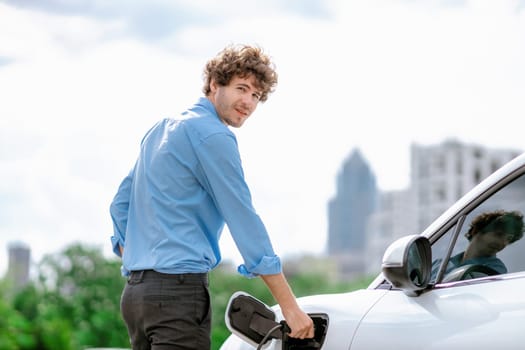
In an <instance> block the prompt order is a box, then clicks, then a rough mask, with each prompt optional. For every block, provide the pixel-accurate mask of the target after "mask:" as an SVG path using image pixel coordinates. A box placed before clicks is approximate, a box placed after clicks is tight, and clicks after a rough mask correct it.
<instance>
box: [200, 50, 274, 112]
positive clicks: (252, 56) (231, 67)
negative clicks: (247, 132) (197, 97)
mask: <svg viewBox="0 0 525 350" xmlns="http://www.w3.org/2000/svg"><path fill="white" fill-rule="evenodd" d="M250 75H253V76H254V77H255V87H256V88H257V89H258V90H261V97H260V100H259V101H260V102H264V101H266V100H267V99H268V95H269V94H270V93H272V92H273V91H274V90H275V86H276V85H277V73H276V71H275V65H274V63H273V62H272V60H271V59H270V57H269V56H268V55H267V54H266V53H264V51H263V49H262V48H260V47H258V46H249V45H233V44H232V45H229V46H227V47H226V48H224V49H223V50H222V51H221V52H219V53H218V54H217V56H215V57H214V58H212V59H211V60H209V61H208V63H206V66H205V67H204V72H203V76H204V86H203V88H202V91H203V92H204V94H205V95H206V96H208V94H209V93H210V91H211V89H210V82H211V80H212V79H213V80H215V81H216V82H217V84H219V85H221V86H226V85H228V84H229V83H230V81H231V80H232V78H233V77H235V76H238V77H240V78H246V77H248V76H250Z"/></svg>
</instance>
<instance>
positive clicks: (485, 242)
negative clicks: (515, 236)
mask: <svg viewBox="0 0 525 350" xmlns="http://www.w3.org/2000/svg"><path fill="white" fill-rule="evenodd" d="M510 239H511V235H509V234H506V233H505V232H503V231H498V230H494V231H488V232H485V233H478V234H476V235H474V237H473V238H472V241H473V243H475V244H477V246H478V250H479V251H480V252H482V254H481V255H482V256H494V255H496V253H498V252H499V251H500V250H502V249H503V248H505V247H506V246H507V245H508V244H509V242H510Z"/></svg>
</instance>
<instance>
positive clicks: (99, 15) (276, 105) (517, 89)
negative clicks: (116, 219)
mask: <svg viewBox="0 0 525 350" xmlns="http://www.w3.org/2000/svg"><path fill="white" fill-rule="evenodd" d="M0 43H1V45H0V275H3V273H4V272H5V271H6V269H7V247H8V245H9V244H13V243H17V242H21V243H23V244H26V245H28V246H30V248H31V253H32V258H33V261H34V262H35V263H36V262H38V261H40V259H41V258H42V257H43V256H44V254H54V253H59V252H60V251H62V250H63V249H64V248H65V247H67V246H68V245H70V244H72V243H76V242H81V243H85V244H89V245H93V246H96V247H99V248H100V249H102V250H103V252H104V254H105V255H106V256H108V257H110V256H112V255H111V248H110V240H109V237H110V236H111V235H112V224H111V219H110V216H109V204H110V202H111V199H112V198H113V196H114V194H115V192H116V190H117V187H118V185H119V184H120V181H121V180H122V178H123V177H124V176H125V174H127V172H128V170H129V168H130V167H131V166H132V164H133V162H134V161H135V158H136V156H137V152H138V146H139V143H140V140H141V138H142V136H143V135H144V133H145V132H146V131H147V130H148V129H149V128H150V127H151V126H152V125H153V124H154V123H155V122H156V121H158V120H159V119H161V118H165V117H174V118H176V117H177V115H178V114H179V113H180V112H182V111H183V110H184V109H186V108H187V107H189V106H190V105H192V104H193V103H194V102H195V101H196V100H197V98H199V97H200V96H202V92H201V88H202V84H203V82H202V69H203V67H204V65H205V63H206V61H207V60H208V59H209V58H211V57H213V56H214V55H215V54H217V53H218V52H219V51H220V50H221V49H222V48H223V47H224V46H226V45H228V44H233V43H245V44H256V45H259V46H261V47H263V48H264V50H265V51H266V52H267V53H268V54H269V55H270V56H271V57H272V59H273V60H274V62H275V65H276V68H277V71H278V74H279V84H278V86H277V89H276V90H275V92H274V93H273V94H272V95H270V97H269V99H268V101H266V102H265V103H263V104H260V105H259V107H258V108H257V110H256V111H255V113H254V114H253V115H252V116H251V117H250V119H249V120H248V121H247V122H246V123H245V125H244V126H243V127H242V128H240V129H234V132H235V134H236V135H237V138H238V141H239V147H240V152H241V157H242V162H243V167H244V171H245V175H246V180H247V182H248V184H249V186H250V188H251V191H252V197H253V200H254V205H255V208H256V209H257V211H258V213H259V215H260V216H261V218H262V219H263V221H264V222H265V225H266V227H267V229H268V231H269V233H270V236H271V239H272V242H273V245H274V249H275V251H276V252H277V253H278V254H279V255H281V256H282V257H283V258H286V257H292V256H297V255H301V254H312V255H322V254H324V253H325V248H326V240H327V230H328V223H327V204H328V201H329V200H330V199H331V198H332V197H333V196H334V194H335V191H336V178H337V175H338V173H339V171H340V169H341V166H342V164H343V162H344V161H345V160H346V159H347V158H348V157H349V155H350V154H351V152H352V151H353V150H355V149H359V150H360V151H361V153H362V154H363V156H364V157H365V158H366V160H367V161H368V163H369V166H370V167H371V169H372V171H373V172H374V173H375V175H376V180H377V184H378V186H379V189H380V190H382V191H389V190H396V189H402V188H405V187H406V186H407V185H408V183H409V166H410V165H409V160H410V146H411V145H412V144H422V145H427V144H437V143H440V142H443V141H444V140H446V139H451V138H453V139H457V140H459V141H462V142H465V143H476V144H481V145H484V146H487V147H494V148H505V149H509V148H510V149H518V150H525V138H524V135H525V132H524V131H523V130H522V129H521V128H520V126H521V125H522V124H523V119H522V118H523V117H524V116H525V98H524V97H525V65H524V64H523V62H525V1H524V0H520V1H511V0H498V1H494V0H471V1H469V0H464V1H461V0H457V1H456V0H290V1H279V0H253V1H247V0H224V1H218V2H213V1H203V0H196V1H182V0H180V1H170V0H149V1H145V0H143V1H140V0H113V1H103V0H91V1H89V0H71V1H67V2H66V1H62V0H38V1H35V0H32V1H23V2H21V1H16V0H3V1H0ZM407 234H408V233H407ZM221 248H222V252H223V258H224V259H225V260H231V261H233V262H235V263H236V264H237V263H241V260H240V256H239V254H238V253H237V251H236V248H235V246H234V244H233V243H232V240H231V238H230V237H229V233H228V232H227V231H226V232H225V234H224V235H223V238H222V239H221Z"/></svg>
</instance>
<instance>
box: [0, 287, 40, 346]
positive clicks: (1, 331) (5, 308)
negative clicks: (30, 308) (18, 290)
mask: <svg viewBox="0 0 525 350" xmlns="http://www.w3.org/2000/svg"><path fill="white" fill-rule="evenodd" d="M7 289H8V288H6V285H5V283H0V316H1V317H0V349H12V350H24V349H32V348H33V347H34V345H35V342H36V341H35V337H34V335H33V330H32V327H31V322H30V321H29V320H28V319H27V318H26V317H25V316H24V315H23V314H22V313H21V312H20V311H18V310H16V309H15V308H14V307H13V305H12V303H11V302H10V300H11V297H10V296H9V293H8V291H7Z"/></svg>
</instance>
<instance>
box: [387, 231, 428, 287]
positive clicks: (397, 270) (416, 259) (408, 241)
mask: <svg viewBox="0 0 525 350" xmlns="http://www.w3.org/2000/svg"><path fill="white" fill-rule="evenodd" d="M431 267H432V251H431V248H430V242H429V240H428V238H427V237H425V236H420V235H410V236H405V237H402V238H399V239H398V240H396V241H395V242H393V243H392V244H390V246H388V248H387V249H386V251H385V254H384V255H383V263H382V265H381V268H382V270H383V275H384V276H385V278H386V279H387V280H388V281H389V282H390V283H391V284H392V285H393V286H394V287H396V288H399V289H401V290H403V292H405V294H407V295H409V296H417V295H419V294H420V293H421V291H423V290H424V289H425V288H427V286H428V284H429V282H430V274H431Z"/></svg>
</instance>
